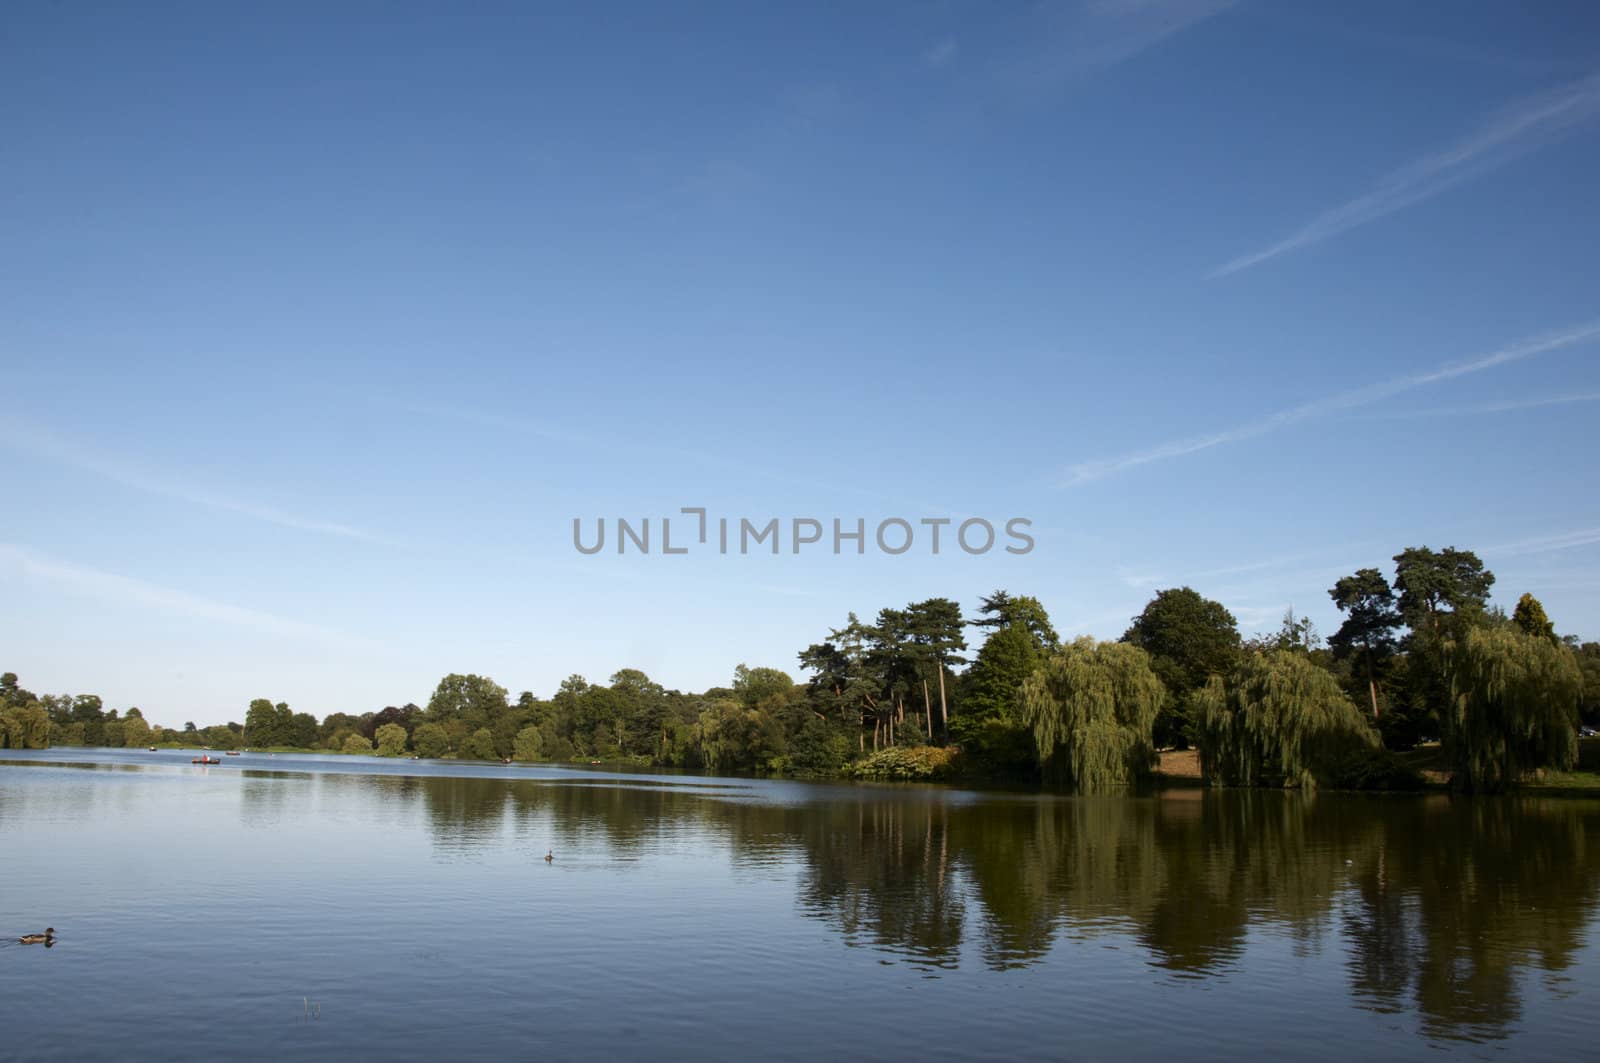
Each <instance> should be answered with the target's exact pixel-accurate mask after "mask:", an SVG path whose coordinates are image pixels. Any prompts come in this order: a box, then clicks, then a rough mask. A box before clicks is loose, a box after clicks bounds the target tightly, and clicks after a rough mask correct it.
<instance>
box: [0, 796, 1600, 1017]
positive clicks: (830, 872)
mask: <svg viewBox="0 0 1600 1063" xmlns="http://www.w3.org/2000/svg"><path fill="white" fill-rule="evenodd" d="M96 767H97V768H99V767H103V766H100V765H96ZM154 770H155V769H152V771H154ZM27 778H28V777H26V776H24V777H22V780H21V781H22V782H23V783H24V784H23V785H16V786H11V787H9V788H7V790H6V793H7V794H8V796H7V798H6V800H5V801H4V802H0V822H10V823H13V824H30V823H39V824H46V825H48V824H49V823H51V822H52V821H61V820H64V819H67V818H72V819H85V818H91V817H93V816H94V815H96V814H98V813H99V812H103V811H104V807H103V805H100V804H97V802H101V801H103V800H105V797H104V795H103V794H102V793H101V791H99V790H97V789H96V788H94V787H91V786H87V785H84V786H76V785H74V786H67V787H65V788H59V789H56V790H53V791H52V792H50V793H49V794H48V795H45V794H43V793H42V788H41V793H40V794H38V795H37V796H36V795H35V793H34V791H35V787H32V786H30V785H26V784H25V783H26V780H27ZM162 778H173V779H178V778H182V779H192V778H194V776H192V775H191V774H190V773H188V772H187V770H179V771H177V772H174V773H172V774H171V775H163V776H162ZM85 781H87V780H85ZM233 784H234V785H236V786H237V793H238V801H239V809H238V817H239V818H238V820H237V822H238V823H239V824H240V826H241V827H242V828H243V830H244V831H246V832H256V831H259V832H263V834H280V833H282V831H283V830H284V829H285V828H286V827H290V826H293V825H295V824H297V823H299V822H302V821H305V822H318V823H327V824H330V825H331V827H332V828H334V829H338V828H341V827H342V826H344V825H352V826H355V827H357V828H359V829H366V830H379V829H382V830H388V829H390V828H391V827H400V828H404V829H406V830H408V831H410V832H413V833H414V832H415V831H417V830H418V829H420V830H421V831H422V832H424V833H425V835H426V839H427V841H426V843H425V844H426V846H427V847H428V849H429V851H431V853H432V856H433V859H434V860H435V861H437V862H438V863H439V864H440V865H442V866H447V865H449V864H451V863H456V862H476V861H480V860H482V861H485V862H488V861H490V859H491V858H504V857H505V856H506V854H507V853H512V854H523V855H525V856H526V859H527V862H528V866H529V867H530V868H533V867H539V868H540V869H541V872H542V864H539V863H538V861H539V860H540V858H541V857H542V856H543V854H544V852H545V849H546V847H547V846H549V847H553V848H554V849H555V851H556V854H557V860H558V863H560V864H563V865H564V866H571V865H570V863H567V862H568V861H569V860H577V859H579V858H580V855H581V858H582V859H584V860H587V861H590V866H599V867H602V869H603V870H604V871H605V872H606V873H608V874H610V873H615V872H622V873H627V872H630V871H634V870H639V871H641V872H648V873H649V874H651V875H653V874H655V872H656V870H657V869H658V868H660V867H662V866H670V867H673V868H674V869H675V873H677V874H680V875H687V874H689V873H690V871H686V870H685V868H686V867H690V870H692V867H691V866H690V865H688V864H686V863H684V862H681V861H680V862H677V863H674V860H675V858H682V859H683V861H688V860H692V859H698V858H700V857H705V856H710V857H713V858H716V859H717V860H718V863H719V866H727V865H728V864H731V867H732V870H733V873H734V875H735V876H736V878H737V879H738V881H739V882H741V883H744V882H750V881H761V882H764V883H766V884H767V886H766V888H778V889H781V890H784V891H789V890H792V891H793V892H792V898H791V899H792V905H793V909H794V910H795V911H797V912H798V913H800V914H801V916H802V917H803V918H804V919H806V920H813V921H815V922H816V923H817V924H820V925H822V926H826V927H827V928H828V929H829V931H830V932H831V933H833V934H836V935H837V937H838V939H839V940H840V941H842V942H843V943H844V944H845V945H847V946H849V947H851V948H859V949H866V950H875V951H877V952H880V953H882V954H883V957H884V959H885V960H888V961H891V962H902V963H906V964H909V965H911V966H913V967H915V968H917V969H920V970H922V971H925V972H926V973H928V974H929V975H931V976H939V977H945V976H947V975H948V974H949V973H951V972H954V971H957V970H960V971H961V972H962V975H963V976H967V975H969V973H970V972H972V971H974V970H975V971H977V972H978V973H980V974H981V972H982V971H983V970H990V971H996V972H1003V971H1010V970H1015V969H1019V968H1027V967H1030V966H1034V965H1037V964H1040V963H1041V962H1044V961H1046V959H1047V958H1048V957H1051V956H1052V954H1053V953H1058V952H1061V951H1063V950H1070V949H1075V948H1082V947H1084V946H1085V945H1088V946H1089V947H1096V948H1098V947H1099V946H1100V945H1108V946H1117V947H1123V948H1126V947H1127V946H1129V945H1134V946H1137V948H1138V949H1140V950H1141V952H1142V959H1143V960H1144V961H1145V963H1146V964H1148V965H1149V968H1148V969H1149V972H1150V974H1151V976H1152V977H1153V978H1155V979H1157V980H1163V979H1186V980H1187V979H1199V980H1217V981H1226V980H1227V979H1229V978H1230V977H1231V976H1232V975H1234V974H1235V973H1236V972H1239V971H1241V970H1251V971H1254V970H1255V967H1254V965H1255V964H1257V963H1260V962H1263V953H1262V952H1260V951H1257V950H1258V948H1261V947H1263V943H1265V947H1266V948H1267V949H1268V950H1269V952H1271V951H1273V950H1275V952H1274V953H1273V954H1281V953H1283V952H1291V953H1292V952H1298V953H1300V954H1302V955H1304V954H1320V955H1322V956H1323V957H1325V959H1326V963H1325V964H1324V965H1323V966H1322V967H1321V968H1319V969H1320V970H1331V971H1334V972H1337V973H1338V976H1339V977H1341V978H1342V980H1343V982H1344V985H1345V988H1346V994H1345V996H1346V1001H1345V1002H1346V1003H1347V1004H1348V1005H1351V1006H1354V1007H1356V1008H1359V1009H1362V1010H1364V1011H1368V1012H1374V1013H1379V1014H1385V1015H1394V1016H1415V1018H1414V1020H1412V1021H1413V1022H1414V1023H1415V1024H1416V1025H1417V1026H1418V1027H1419V1028H1420V1030H1421V1032H1422V1034H1423V1035H1424V1036H1425V1037H1426V1038H1427V1039H1428V1040H1430V1041H1434V1042H1438V1041H1443V1040H1451V1039H1466V1040H1488V1039H1495V1038H1501V1037H1504V1036H1506V1035H1507V1034H1509V1033H1510V1032H1512V1031H1514V1030H1516V1029H1517V1028H1518V1027H1519V1026H1520V1025H1521V1024H1523V1023H1524V1022H1525V1021H1528V1020H1527V1019H1526V1018H1525V1016H1528V1014H1529V1011H1530V1009H1529V1003H1530V1002H1529V1001H1528V1000H1527V999H1525V998H1526V997H1527V996H1528V995H1529V994H1537V993H1550V994H1556V995H1560V994H1563V993H1570V992H1573V991H1574V988H1573V987H1574V985H1575V984H1576V974H1575V972H1576V969H1577V965H1578V964H1579V962H1580V956H1579V950H1580V948H1582V947H1583V945H1584V944H1585V940H1586V936H1587V933H1588V930H1589V927H1590V926H1591V925H1592V924H1593V922H1594V919H1595V917H1596V910H1597V905H1600V856H1597V854H1596V849H1595V844H1594V843H1595V842H1596V840H1597V839H1600V802H1591V801H1578V800H1549V799H1547V800H1538V799H1531V798H1530V799H1483V798H1480V799H1474V800H1465V799H1452V798H1449V797H1446V796H1443V795H1433V796H1427V797H1410V796H1408V797H1401V798H1362V797H1354V796H1345V795H1321V796H1313V797H1310V798H1307V797H1303V796H1299V795H1289V794H1283V793H1267V792H1259V793H1258V792H1240V793H1234V792H1229V793H1218V792H1210V791H1185V792H1179V793H1170V794H1166V795H1162V796H1157V797H1149V798H1137V799H1135V798H1118V797H1102V798H1083V799H1073V798H1060V797H1049V796H1046V797H1033V796H1014V795H1010V796H1002V795H974V794H970V793H962V792H957V791H943V790H936V789H914V788H906V789H897V788H891V787H850V786H802V785H795V784H775V783H761V782H757V783H749V782H740V781H736V780H721V781H718V780H704V779H674V778H670V777H637V778H623V777H616V776H604V775H594V776H584V775H574V774H572V773H562V772H557V771H553V770H547V771H543V772H540V773H537V774H536V773H533V772H531V771H530V772H529V773H528V774H525V775H523V776H520V777H519V776H514V775H512V776H509V777H500V778H497V777H488V776H480V777H452V776H442V775H402V774H382V773H340V772H320V771H319V772H298V771H253V770H246V771H240V772H239V773H238V776H235V777H233ZM207 785H208V786H210V785H213V783H212V782H211V780H209V779H208V780H207ZM212 792H213V793H217V794H221V793H226V790H224V789H214V790H213V791H212ZM207 800H208V801H209V800H212V798H210V797H208V798H207ZM229 815H232V810H231V809H229ZM260 840H261V841H267V842H271V841H272V840H273V839H271V838H263V839H260ZM246 841H247V842H249V843H250V844H255V842H256V839H253V838H252V839H246ZM569 854H571V856H570V857H569ZM540 881H543V880H540ZM628 881H630V882H631V883H637V887H635V886H634V885H630V886H629V889H630V890H633V892H632V893H630V894H628V896H630V897H639V898H643V903H649V902H650V898H651V897H652V896H653V894H652V893H651V892H650V890H651V889H653V888H654V887H653V886H652V887H649V888H647V887H646V886H645V882H646V879H645V878H644V877H641V878H639V879H637V880H628ZM686 881H693V880H692V879H686ZM666 896H667V895H666V894H661V898H662V899H661V900H660V902H659V903H661V904H663V905H669V904H671V903H673V902H672V901H669V900H667V899H666ZM1591 962H1592V961H1591ZM1530 976H1533V977H1530ZM1328 1003H1329V1005H1330V1006H1335V1005H1336V1004H1337V1003H1338V1002H1336V1001H1333V1000H1330V1001H1329V1002H1328Z"/></svg>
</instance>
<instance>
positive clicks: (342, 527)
mask: <svg viewBox="0 0 1600 1063" xmlns="http://www.w3.org/2000/svg"><path fill="white" fill-rule="evenodd" d="M0 446H5V447H9V448H11V449H12V450H19V451H22V452H24V453H27V454H32V455H33V456H34V457H38V458H44V459H45V460H47V461H52V462H55V463H56V464H58V465H66V466H69V467H71V468H74V469H79V470H81V471H83V472H88V473H93V474H94V475H96V476H103V477H105V478H106V479H108V480H112V481H114V482H116V483H119V484H121V485H122V486H124V487H130V488H133V489H134V490H135V491H143V492H145V493H146V494H152V495H160V496H162V497H164V498H174V499H177V500H179V501H181V502H188V503H191V504H193V505H197V506H203V507H205V508H207V509H216V510H222V511H223V512H226V513H237V514H239V515H240V516H244V517H250V518H252V519H255V520H259V521H263V522H265V523H267V524H276V525H279V526H280V527H284V528H295V529H297V530H299V531H308V532H318V533H321V534H323V535H337V536H340V537H342V538H346V539H359V540H362V541H364V542H370V543H378V542H384V541H386V540H384V539H383V538H382V537H381V536H378V535H375V534H373V533H372V532H368V531H364V530H363V529H361V528H357V527H353V526H351V525H349V524H341V523H338V522H336V521H328V520H319V519H317V518H314V517H307V516H304V515H302V514H299V513H292V512H289V511H288V510H283V509H278V508H277V507H275V506H268V505H264V504H262V503H259V502H251V501H248V500H246V499H241V498H235V497H231V496H228V495H221V494H213V493H210V492H206V491H199V490H196V489H194V488H192V487H188V486H185V485H183V484H179V483H176V482H174V481H173V480H172V479H171V478H170V477H166V476H161V475H158V474H155V473H152V472H149V471H147V470H143V469H138V468H135V467H133V466H132V465H130V464H128V463H127V462H124V461H120V460H118V459H115V458H111V457H108V456H106V455H104V454H99V453H95V452H93V451H90V450H88V449H86V448H83V447H80V446H75V445H73V444H70V443H67V442H66V441H64V440H62V439H60V438H58V437H56V436H54V435H52V434H50V433H49V432H47V431H44V430H43V429H40V428H38V427H37V426H32V425H28V424H26V423H23V422H21V421H16V420H6V421H0Z"/></svg>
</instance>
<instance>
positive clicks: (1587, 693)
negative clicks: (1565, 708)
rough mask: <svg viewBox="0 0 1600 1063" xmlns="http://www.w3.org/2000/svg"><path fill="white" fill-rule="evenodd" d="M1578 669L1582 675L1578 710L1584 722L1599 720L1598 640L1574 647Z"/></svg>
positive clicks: (1599, 669) (1599, 657)
mask: <svg viewBox="0 0 1600 1063" xmlns="http://www.w3.org/2000/svg"><path fill="white" fill-rule="evenodd" d="M1574 652H1575V654H1576V655H1577V662H1578V671H1579V672H1580V673H1582V675H1583V695H1582V701H1581V702H1580V703H1579V706H1578V711H1579V712H1580V713H1581V714H1582V716H1583V720H1584V722H1585V723H1590V724H1593V723H1596V722H1600V642H1585V643H1581V644H1579V645H1578V646H1576V647H1575V648H1574Z"/></svg>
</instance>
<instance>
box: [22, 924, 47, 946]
mask: <svg viewBox="0 0 1600 1063" xmlns="http://www.w3.org/2000/svg"><path fill="white" fill-rule="evenodd" d="M17 940H18V941H19V942H21V943H22V944H24V945H54V944H55V941H56V928H55V927H53V926H47V927H45V928H44V933H42V934H23V935H22V936H21V937H20V938H18V939H17Z"/></svg>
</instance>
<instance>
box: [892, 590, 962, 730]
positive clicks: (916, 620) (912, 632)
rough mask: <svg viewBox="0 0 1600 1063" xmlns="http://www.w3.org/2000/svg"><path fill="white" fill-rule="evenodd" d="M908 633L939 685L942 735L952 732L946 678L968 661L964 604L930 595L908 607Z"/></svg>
mask: <svg viewBox="0 0 1600 1063" xmlns="http://www.w3.org/2000/svg"><path fill="white" fill-rule="evenodd" d="M905 616H906V634H907V635H908V636H909V640H910V643H911V645H912V646H913V647H915V653H916V656H917V657H918V658H920V659H921V660H923V661H925V662H927V663H928V664H929V665H931V666H932V669H933V671H934V673H935V675H936V677H937V680H938V684H939V722H938V728H939V731H940V733H941V734H945V735H948V734H949V731H950V707H949V704H948V702H947V700H946V678H947V677H948V676H949V674H950V669H951V668H953V667H960V666H961V665H963V664H965V663H966V658H964V657H962V656H961V654H962V653H963V652H965V651H966V648H967V640H966V636H965V635H963V634H962V631H963V629H964V628H965V627H966V621H964V620H963V619H962V618H961V606H960V605H958V604H956V603H955V602H953V601H951V600H950V599H949V598H929V599H928V600H926V601H922V602H913V603H911V604H910V605H908V606H906V613H905Z"/></svg>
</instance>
